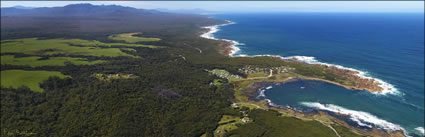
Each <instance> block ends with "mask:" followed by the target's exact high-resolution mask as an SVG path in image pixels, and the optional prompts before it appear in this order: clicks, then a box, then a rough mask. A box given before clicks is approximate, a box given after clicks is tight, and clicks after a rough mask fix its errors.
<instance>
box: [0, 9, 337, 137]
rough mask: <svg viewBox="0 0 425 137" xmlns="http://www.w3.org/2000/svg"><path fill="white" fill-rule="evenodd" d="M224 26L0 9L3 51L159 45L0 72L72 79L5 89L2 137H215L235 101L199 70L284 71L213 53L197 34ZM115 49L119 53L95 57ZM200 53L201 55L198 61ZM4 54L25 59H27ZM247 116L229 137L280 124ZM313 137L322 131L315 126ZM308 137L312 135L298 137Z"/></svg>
mask: <svg viewBox="0 0 425 137" xmlns="http://www.w3.org/2000/svg"><path fill="white" fill-rule="evenodd" d="M73 11H82V12H73ZM83 13H84V14H83ZM223 22H224V21H222V20H216V19H213V18H208V17H206V16H201V15H184V14H171V13H163V12H158V11H151V10H140V9H133V8H128V7H120V6H93V5H89V4H77V5H69V6H65V7H58V8H39V9H33V10H32V11H25V10H24V11H22V10H16V9H8V8H2V16H1V40H2V44H5V43H7V41H4V40H13V39H22V38H38V39H40V40H49V39H54V38H65V39H82V40H97V41H101V42H105V43H110V42H117V41H114V40H111V39H108V36H111V35H116V34H121V33H132V32H141V34H140V36H143V37H154V38H159V39H161V40H160V41H150V42H140V43H141V44H149V45H156V46H162V47H164V48H157V49H152V48H145V47H132V48H133V49H134V51H124V50H123V52H125V53H127V54H130V55H133V56H137V57H139V58H131V57H124V56H122V57H108V56H86V55H65V54H52V55H50V54H40V55H37V56H40V57H42V58H43V59H46V58H51V57H73V58H87V59H88V60H107V62H105V63H101V64H96V65H75V64H72V63H66V65H65V66H37V67H31V66H25V65H20V66H18V65H8V64H3V63H2V65H1V70H2V71H6V70H14V69H19V70H27V71H32V70H47V71H58V72H61V73H62V74H64V75H68V76H70V77H67V78H58V77H50V78H49V79H48V80H46V81H43V82H42V83H41V84H40V87H41V88H42V89H43V92H42V93H39V92H34V91H31V90H30V89H29V88H28V87H24V86H23V87H19V88H10V87H3V86H2V88H1V136H201V135H207V136H212V135H213V132H214V130H215V129H216V128H217V126H218V123H217V122H218V121H219V120H220V118H221V117H222V115H224V114H232V115H239V110H236V109H233V108H231V107H230V106H231V103H232V99H233V98H234V97H233V92H234V91H233V86H234V85H232V84H229V83H224V84H223V85H220V86H215V85H212V84H210V83H211V82H212V81H214V79H220V78H219V77H217V76H215V75H211V74H209V73H208V71H205V70H209V69H215V68H219V69H226V70H228V71H229V72H231V73H233V74H240V73H239V72H238V71H237V69H238V68H240V67H242V66H245V65H252V64H255V65H258V66H281V65H288V64H286V63H285V62H282V61H280V60H279V59H275V58H270V57H256V58H230V57H227V56H224V55H222V54H220V52H219V51H220V50H221V47H220V46H217V45H220V42H219V41H214V40H208V39H204V38H201V37H199V34H200V33H201V32H202V31H205V30H203V29H202V28H201V27H202V26H207V25H212V24H219V23H223ZM121 42H123V43H125V41H121ZM73 46H81V45H73ZM115 47H117V46H111V47H96V48H115ZM127 48H128V47H127ZM197 49H200V50H202V53H200V52H199V51H198V50H197ZM2 51H3V47H2ZM1 54H2V56H3V55H14V56H15V57H27V56H30V55H28V54H25V53H3V52H2V53H1ZM292 66H293V67H297V68H300V69H299V71H300V72H299V73H305V74H306V75H309V74H310V73H311V72H312V71H317V72H322V70H321V69H319V70H314V68H306V69H305V70H303V69H301V68H303V66H302V64H292ZM99 73H101V74H117V73H124V74H132V75H136V76H137V77H136V78H131V79H111V80H108V81H105V80H99V79H97V78H96V77H93V75H94V74H99ZM311 74H315V75H317V73H311ZM319 74H321V76H323V75H329V79H334V78H335V77H337V76H336V75H335V74H334V73H331V72H326V73H319ZM240 75H242V76H243V74H240ZM340 79H343V78H340ZM250 113H251V114H252V115H253V116H254V119H255V120H256V122H254V123H252V124H247V125H244V126H243V127H242V128H241V129H240V130H235V131H233V132H230V133H229V134H228V136H231V135H236V134H241V136H261V135H264V136H275V135H279V132H276V133H275V132H270V133H269V134H268V133H267V134H266V131H267V130H266V129H267V128H269V127H270V126H273V125H269V124H264V122H267V121H264V120H262V119H261V118H262V116H263V115H270V117H271V118H277V115H276V112H274V111H273V112H272V111H270V112H269V111H264V110H261V111H260V110H256V111H252V112H250ZM261 121H263V122H261ZM295 121H296V120H295ZM271 124H276V123H271ZM307 124H308V123H307ZM315 124H317V123H315ZM278 126H282V125H278ZM250 127H252V128H255V129H256V131H255V132H254V131H252V134H251V132H246V133H245V131H246V130H247V129H252V128H250ZM283 127H285V126H283ZM257 129H258V130H257ZM271 130H272V129H270V130H269V131H271ZM273 130H277V129H273ZM318 130H322V129H320V127H318ZM327 130H328V129H327ZM327 130H326V132H324V133H327V132H328V131H327ZM288 132H291V131H288ZM288 132H285V134H288ZM292 132H299V131H298V130H294V131H292ZM242 133H243V134H242ZM313 133H314V132H313ZM321 133H322V132H321ZM281 135H283V134H281ZM288 135H291V134H288ZM293 135H298V134H293ZM314 135H318V134H309V135H305V136H314Z"/></svg>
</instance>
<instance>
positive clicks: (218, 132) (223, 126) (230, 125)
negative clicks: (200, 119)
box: [214, 115, 249, 137]
mask: <svg viewBox="0 0 425 137" xmlns="http://www.w3.org/2000/svg"><path fill="white" fill-rule="evenodd" d="M242 119H244V120H247V121H245V122H244V121H243V120H242ZM242 119H241V118H240V117H238V116H231V115H223V117H222V118H221V120H220V121H219V122H218V124H219V125H220V126H218V127H217V129H215V131H214V136H215V137H222V136H223V135H224V134H225V133H227V132H230V131H232V130H235V129H237V128H238V127H239V126H241V125H244V124H246V123H249V118H248V117H244V118H242Z"/></svg>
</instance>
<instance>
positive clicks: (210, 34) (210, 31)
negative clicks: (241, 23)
mask: <svg viewBox="0 0 425 137" xmlns="http://www.w3.org/2000/svg"><path fill="white" fill-rule="evenodd" d="M231 24H236V23H235V22H231V21H227V23H225V24H220V25H212V26H206V27H203V28H205V29H208V32H206V33H204V34H202V35H201V37H203V38H206V39H213V40H223V41H226V42H229V43H231V44H230V49H231V50H230V54H229V55H230V56H233V55H234V54H236V53H237V52H238V51H240V50H241V49H240V48H239V47H237V45H245V44H244V43H239V42H237V41H235V40H228V39H217V38H215V37H214V33H216V32H217V31H219V30H220V29H219V27H221V26H226V25H231Z"/></svg>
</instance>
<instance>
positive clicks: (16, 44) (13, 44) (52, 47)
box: [1, 38, 157, 57]
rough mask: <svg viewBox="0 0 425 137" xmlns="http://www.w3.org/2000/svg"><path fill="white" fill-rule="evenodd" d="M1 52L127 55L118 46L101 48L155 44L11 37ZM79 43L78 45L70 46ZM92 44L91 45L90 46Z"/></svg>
mask: <svg viewBox="0 0 425 137" xmlns="http://www.w3.org/2000/svg"><path fill="white" fill-rule="evenodd" d="M1 42H2V44H1V53H23V54H30V55H57V54H61V55H84V56H98V57H100V56H108V57H117V56H129V57H134V56H133V55H130V54H127V53H124V52H122V51H121V50H120V48H101V47H110V46H113V45H115V46H125V47H148V48H157V46H150V45H141V44H126V43H102V42H99V41H88V40H81V39H47V40H39V39H37V38H25V39H12V40H2V41H1ZM71 45H80V46H71ZM92 46H93V47H92Z"/></svg>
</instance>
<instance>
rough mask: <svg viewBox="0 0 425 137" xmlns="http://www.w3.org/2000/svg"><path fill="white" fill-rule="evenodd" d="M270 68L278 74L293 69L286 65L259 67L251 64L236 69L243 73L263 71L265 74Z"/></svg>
mask: <svg viewBox="0 0 425 137" xmlns="http://www.w3.org/2000/svg"><path fill="white" fill-rule="evenodd" d="M270 70H272V71H273V72H275V73H277V74H279V73H286V72H289V71H293V70H295V68H291V67H287V66H279V67H268V68H260V67H256V66H252V65H247V66H245V67H243V68H240V69H238V71H239V72H241V73H245V74H250V73H256V72H264V74H267V73H270Z"/></svg>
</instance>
